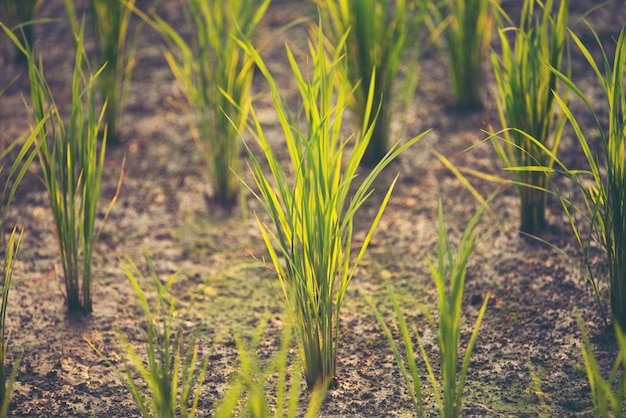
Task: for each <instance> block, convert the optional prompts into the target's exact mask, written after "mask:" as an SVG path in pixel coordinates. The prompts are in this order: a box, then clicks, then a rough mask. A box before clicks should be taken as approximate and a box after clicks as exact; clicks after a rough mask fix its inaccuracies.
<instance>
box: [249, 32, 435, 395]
mask: <svg viewBox="0 0 626 418" xmlns="http://www.w3.org/2000/svg"><path fill="white" fill-rule="evenodd" d="M312 32H314V33H315V36H317V39H313V40H310V42H309V54H310V57H311V58H310V60H309V63H310V65H309V66H307V70H309V73H303V72H302V70H301V69H300V67H299V66H298V64H297V62H296V60H295V58H294V56H293V54H292V52H291V50H290V49H289V47H287V48H286V49H287V56H288V60H289V62H290V65H291V70H292V72H293V74H294V76H295V79H296V81H297V84H298V88H299V93H300V97H301V98H302V109H301V110H300V112H301V113H300V112H299V113H298V116H295V117H294V115H293V114H292V112H291V111H290V108H289V106H288V104H287V103H286V101H285V99H284V98H283V97H282V96H281V93H280V90H279V89H278V87H277V84H276V82H275V80H274V78H273V77H272V75H271V74H270V72H269V70H268V69H267V67H266V65H265V63H264V62H263V60H262V58H261V57H260V55H259V54H258V52H257V51H256V50H255V49H254V47H253V46H252V45H251V44H250V42H249V41H247V42H246V43H245V44H244V45H245V47H246V50H247V52H248V53H249V54H250V55H251V56H252V57H253V58H254V60H255V63H256V65H257V67H258V68H259V70H260V71H261V73H262V74H263V75H264V76H265V78H266V79H267V81H268V82H269V84H270V88H271V91H272V98H273V103H274V107H275V110H276V112H277V115H278V119H279V121H280V124H281V127H282V130H283V134H284V136H285V142H286V147H287V149H288V152H289V160H288V163H287V164H288V168H285V166H283V165H281V162H280V160H279V159H278V158H277V156H276V154H275V152H274V148H275V147H276V145H273V144H272V143H270V141H269V139H268V138H267V136H266V135H265V133H264V131H263V128H262V126H261V123H260V122H259V120H258V118H257V115H256V112H255V111H254V109H253V110H252V111H251V114H252V119H253V121H254V131H255V132H253V135H254V137H255V139H256V142H257V144H258V145H259V146H260V149H261V150H262V151H263V158H264V160H265V161H264V162H266V163H267V164H268V165H269V170H270V172H271V174H269V175H266V174H265V173H264V171H263V168H262V165H261V162H260V161H259V160H258V159H257V157H256V155H255V152H254V151H252V149H251V148H250V147H246V149H247V151H248V155H249V158H250V169H251V171H252V175H253V178H254V182H255V184H256V186H257V188H258V194H257V192H255V191H253V190H252V188H250V190H251V191H252V193H254V194H255V196H256V197H257V198H258V200H259V201H260V203H261V205H262V206H263V208H264V209H265V211H266V212H267V214H268V215H269V217H270V219H271V223H272V224H273V226H274V227H275V229H274V228H272V227H271V226H269V225H267V224H265V223H264V221H262V220H261V218H257V220H258V224H259V228H260V230H261V233H262V235H263V238H264V240H265V244H266V246H267V249H268V251H269V254H270V258H271V260H272V264H273V266H274V269H275V270H276V274H277V276H278V281H279V283H280V289H281V290H282V297H283V301H284V302H285V303H286V304H287V306H288V309H289V313H290V315H292V316H293V318H294V323H295V325H296V330H297V335H298V341H299V345H300V349H301V353H302V358H303V362H304V364H303V366H304V371H305V376H306V381H307V385H308V387H309V388H310V389H314V388H315V387H317V386H319V385H329V387H332V386H334V385H335V384H336V381H335V376H336V359H337V347H338V343H339V335H338V329H339V317H340V311H341V307H342V304H343V299H344V297H345V294H346V290H347V288H348V285H349V284H350V281H351V280H352V277H353V276H354V273H355V270H356V266H357V265H358V264H359V262H360V261H361V259H362V257H363V255H364V253H365V250H366V248H367V246H368V244H369V242H370V240H371V238H372V235H373V234H374V230H375V229H376V226H377V224H378V222H379V220H380V218H381V216H382V214H383V211H384V209H385V207H386V205H387V202H388V201H389V198H390V195H391V192H392V190H393V187H394V185H395V180H394V181H393V182H392V183H391V185H390V186H389V189H388V191H387V193H386V195H385V197H384V199H383V201H382V203H381V204H380V206H379V209H378V212H377V214H376V216H375V217H374V220H373V221H372V223H371V225H370V227H369V230H368V231H367V233H366V235H365V238H364V239H363V242H362V244H361V245H360V248H359V251H358V255H357V256H356V257H352V256H351V253H352V249H353V248H352V244H353V233H354V230H353V228H354V217H355V216H356V215H355V214H356V213H357V211H358V210H359V208H360V207H361V206H362V205H363V203H364V202H365V201H366V200H367V199H368V197H369V196H370V195H371V193H372V184H373V182H374V180H375V179H376V177H377V176H378V175H379V174H380V172H381V171H382V170H383V168H384V167H385V166H387V165H388V164H389V163H390V162H391V161H392V160H393V159H394V158H396V157H397V156H398V155H399V154H400V153H401V152H403V151H404V150H406V149H407V148H408V147H410V146H411V145H413V144H414V143H415V142H417V141H418V140H419V139H420V138H421V137H422V136H423V135H424V134H422V135H420V136H418V137H415V138H413V139H411V140H409V141H407V142H406V143H404V144H403V145H399V144H398V143H396V144H395V145H394V146H393V147H391V149H390V150H389V151H388V153H387V154H386V155H385V156H384V157H383V159H382V160H381V161H380V162H379V163H378V164H377V165H376V166H375V167H374V168H373V169H372V170H371V171H370V172H369V174H368V175H367V176H366V177H365V178H363V180H361V182H360V183H357V182H356V181H355V180H356V176H357V169H358V167H359V164H360V162H361V160H362V158H363V155H364V154H365V150H366V148H367V146H368V143H369V141H370V138H371V135H372V132H373V130H374V127H373V126H372V125H371V124H370V121H371V119H370V117H369V114H370V112H371V111H372V108H373V107H374V101H375V100H374V86H373V83H374V82H375V79H374V78H372V80H370V81H369V82H370V89H369V92H370V94H369V96H368V98H367V104H366V107H365V109H366V112H365V117H364V119H363V120H364V124H363V126H362V127H361V129H360V131H358V133H356V134H353V135H351V136H350V137H349V138H347V139H343V138H341V132H340V131H341V124H342V121H343V116H344V111H345V110H346V108H347V106H348V100H349V97H348V95H349V89H348V88H346V85H345V80H344V79H341V78H340V79H339V80H340V81H337V80H338V77H337V75H338V74H337V72H338V71H340V70H341V65H342V62H341V60H342V57H343V44H344V42H345V41H346V36H347V35H346V36H344V38H343V39H342V40H341V41H340V42H339V43H338V44H337V47H336V48H335V49H334V53H333V55H332V56H328V55H327V51H326V49H325V39H324V36H323V34H322V30H321V29H317V31H312ZM300 115H302V118H303V119H304V120H305V121H306V131H301V130H300V129H299V126H300V125H299V122H300V118H299V116H300ZM348 146H350V147H352V149H351V150H350V151H348V149H347V147H348ZM352 187H353V188H354V190H353V191H351V188H352Z"/></svg>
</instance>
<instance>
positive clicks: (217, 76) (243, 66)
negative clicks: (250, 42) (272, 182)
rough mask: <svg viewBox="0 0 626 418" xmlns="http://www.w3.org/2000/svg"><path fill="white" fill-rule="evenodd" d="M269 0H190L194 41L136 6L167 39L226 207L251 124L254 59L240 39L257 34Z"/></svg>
mask: <svg viewBox="0 0 626 418" xmlns="http://www.w3.org/2000/svg"><path fill="white" fill-rule="evenodd" d="M269 3H270V0H215V1H212V2H208V1H204V0H190V1H188V2H185V5H184V7H185V9H186V11H187V13H188V15H190V19H189V25H188V26H189V27H191V28H192V29H193V38H192V41H191V42H190V41H187V40H185V38H183V37H182V36H181V35H180V34H179V33H178V32H177V31H176V30H175V29H174V28H173V27H172V26H170V25H169V24H168V23H167V22H165V21H164V20H163V19H162V18H160V17H159V16H158V15H150V16H149V15H147V14H145V13H143V12H141V11H139V10H137V9H135V12H136V13H138V14H139V15H140V16H141V17H142V18H143V19H144V20H145V21H147V22H148V23H149V24H150V25H151V26H152V27H154V28H155V29H156V30H157V31H158V32H159V33H160V34H161V36H162V37H163V38H164V39H165V41H166V43H167V49H166V51H165V58H166V60H167V62H168V64H169V67H170V69H171V70H172V73H173V74H174V76H175V77H176V80H177V81H178V83H179V84H180V86H181V88H182V90H183V93H184V94H185V96H186V98H187V101H188V103H189V105H190V106H191V108H192V112H193V115H192V117H191V118H190V124H189V126H190V128H191V132H192V136H193V137H194V139H195V140H196V143H197V145H198V150H199V152H200V155H201V157H202V158H203V159H204V161H205V163H206V166H207V171H208V173H209V178H210V181H211V182H212V186H213V195H214V199H215V201H216V202H218V203H219V204H220V205H221V206H222V207H225V208H230V207H232V206H233V205H235V204H236V203H237V200H238V196H239V190H240V186H241V184H240V182H239V178H238V176H237V175H238V173H239V171H240V168H239V166H240V163H239V153H240V150H241V141H240V139H239V136H238V134H237V130H240V131H242V130H244V129H245V126H246V124H247V123H248V109H249V107H250V102H251V100H252V96H251V93H250V88H251V84H252V77H253V75H254V63H253V61H252V60H251V59H250V57H249V56H247V55H246V53H245V52H244V51H243V50H242V49H241V47H240V46H239V45H238V43H237V40H236V39H237V37H238V36H239V35H240V34H241V35H243V36H247V37H249V36H252V34H253V33H254V31H255V29H256V27H257V26H258V24H259V22H260V21H261V19H262V18H263V16H264V14H265V11H266V10H267V7H268V6H269Z"/></svg>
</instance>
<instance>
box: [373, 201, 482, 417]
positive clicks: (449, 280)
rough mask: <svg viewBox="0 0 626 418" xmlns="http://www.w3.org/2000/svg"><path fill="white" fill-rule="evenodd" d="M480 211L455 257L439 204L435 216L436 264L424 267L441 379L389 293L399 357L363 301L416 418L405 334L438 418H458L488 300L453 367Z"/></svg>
mask: <svg viewBox="0 0 626 418" xmlns="http://www.w3.org/2000/svg"><path fill="white" fill-rule="evenodd" d="M483 209H484V207H483V206H481V207H480V208H479V210H478V211H477V212H476V213H475V214H474V216H473V217H472V219H471V220H470V222H469V223H468V225H467V227H466V229H465V232H464V233H463V236H462V237H461V240H460V242H459V245H458V248H457V251H456V255H455V254H454V252H453V249H452V246H451V245H450V241H449V238H448V234H447V232H446V229H445V225H444V219H443V209H442V205H441V201H440V202H439V208H438V216H437V229H438V232H439V233H438V240H437V263H436V264H434V263H432V262H430V261H428V267H429V268H430V271H431V274H432V276H433V279H434V282H435V286H436V287H437V294H438V302H439V356H440V362H441V374H442V376H441V378H438V377H437V376H435V373H434V368H433V366H432V362H431V360H430V357H429V356H428V354H427V353H426V350H425V349H424V345H423V344H422V341H421V339H420V336H419V332H418V331H417V327H416V326H415V325H413V326H412V327H411V329H409V326H408V325H407V323H406V320H405V317H404V313H403V312H402V310H401V309H400V307H399V305H398V302H397V300H396V298H395V296H394V294H393V291H392V290H391V287H389V291H390V296H391V301H392V304H393V308H394V312H395V315H396V319H397V321H398V325H399V328H400V334H401V337H402V344H403V346H404V356H403V355H402V353H401V351H400V348H399V347H398V344H397V343H396V341H395V340H394V337H393V335H392V333H391V331H390V330H389V328H388V327H387V325H386V324H385V321H384V319H383V317H382V315H381V314H380V312H379V310H378V309H377V308H376V305H375V304H374V303H373V302H372V301H370V300H367V302H368V304H369V305H370V307H371V308H372V310H373V312H374V314H375V315H376V318H377V319H378V322H379V323H380V325H381V326H382V328H383V331H384V333H385V335H386V337H387V339H388V341H389V344H390V345H391V349H392V351H393V354H394V357H395V359H396V362H397V363H398V366H399V368H400V373H401V375H402V377H403V379H404V383H405V385H406V388H407V390H408V392H409V395H410V397H411V401H412V403H413V406H414V407H415V412H416V414H417V416H419V417H421V416H424V403H423V396H422V386H421V385H422V384H421V380H420V371H419V368H418V366H417V362H416V360H415V354H414V352H415V350H414V348H413V341H412V340H411V331H412V332H413V335H414V336H415V338H417V344H418V347H419V351H420V353H421V357H422V359H423V361H424V363H425V365H426V370H427V373H428V378H429V381H430V384H431V385H432V388H433V393H434V395H435V400H436V401H437V407H438V409H439V412H440V414H441V416H442V417H446V418H452V417H459V416H460V414H461V406H462V400H463V388H464V387H465V378H466V376H467V370H468V368H469V365H470V358H471V355H472V350H473V348H474V344H475V343H476V338H477V337H478V331H479V329H480V324H481V323H482V320H483V316H484V314H485V310H486V309H487V302H488V301H489V295H487V296H486V297H485V298H484V300H483V304H482V306H481V308H480V311H479V312H478V317H477V318H476V322H475V323H474V328H473V330H472V334H471V337H470V340H469V342H468V344H467V347H466V348H465V353H464V355H463V361H462V363H459V358H458V353H459V341H460V334H461V313H462V312H461V310H462V309H461V308H462V303H463V294H464V287H465V275H466V270H467V262H468V260H469V257H470V255H471V254H472V252H473V250H474V248H475V245H476V234H475V232H474V228H475V226H476V223H477V222H478V220H479V218H480V215H481V214H482V211H483ZM429 319H430V321H431V324H432V323H433V320H432V318H430V317H429ZM433 325H434V324H433ZM433 327H434V326H433Z"/></svg>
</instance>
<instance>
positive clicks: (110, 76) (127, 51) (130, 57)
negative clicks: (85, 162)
mask: <svg viewBox="0 0 626 418" xmlns="http://www.w3.org/2000/svg"><path fill="white" fill-rule="evenodd" d="M134 4H135V0H90V3H89V5H90V10H91V19H92V26H93V35H94V39H95V42H96V53H97V55H98V56H97V59H95V60H94V63H95V65H96V66H97V67H98V68H100V67H102V68H103V70H102V74H101V75H100V76H99V77H98V81H97V83H98V88H99V90H100V94H101V95H102V98H103V100H104V101H105V102H106V103H107V106H106V111H105V124H106V126H107V129H108V132H109V134H108V137H109V142H115V141H117V138H118V137H117V135H118V130H117V119H118V117H119V113H120V109H121V105H122V103H123V100H124V96H125V94H126V92H127V91H128V86H129V83H130V79H131V75H132V70H133V67H134V65H135V63H134V60H135V51H136V44H137V39H138V36H139V32H140V30H141V26H138V27H137V30H136V32H135V33H134V35H132V36H129V34H128V28H129V24H130V18H131V16H132V12H131V8H132V7H133V6H134ZM65 6H66V9H67V13H68V16H69V19H70V24H71V27H72V30H73V31H74V33H78V19H77V17H76V11H75V9H74V3H73V0H65Z"/></svg>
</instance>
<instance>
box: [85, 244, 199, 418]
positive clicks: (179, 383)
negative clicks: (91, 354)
mask: <svg viewBox="0 0 626 418" xmlns="http://www.w3.org/2000/svg"><path fill="white" fill-rule="evenodd" d="M144 255H145V258H146V262H147V264H148V268H149V271H150V279H147V278H145V277H144V276H143V275H142V273H141V271H140V269H139V268H138V267H137V265H136V264H135V263H134V262H133V261H132V260H131V259H130V258H127V259H126V261H122V267H123V269H124V271H125V272H126V275H127V277H128V279H129V280H130V283H131V285H132V287H133V290H134V291H135V294H136V296H137V299H138V301H139V303H140V305H141V308H142V309H143V313H144V316H145V320H146V321H145V331H146V338H147V347H146V351H145V355H146V356H147V362H146V360H144V358H143V354H144V353H141V354H140V352H139V351H138V350H137V348H135V346H134V345H133V344H132V343H131V342H130V341H129V340H128V337H127V336H126V335H124V334H123V333H121V332H118V334H117V335H118V339H119V342H120V343H121V345H122V348H123V349H124V352H125V354H126V356H127V359H126V360H125V362H124V373H122V372H121V371H119V370H118V368H117V367H116V366H115V365H114V364H113V363H111V361H110V360H108V359H107V358H106V356H104V354H103V353H102V352H101V351H100V350H98V348H97V347H95V346H94V345H93V344H92V343H91V342H90V341H87V343H88V344H89V346H90V347H91V348H92V349H93V350H94V351H96V352H97V353H98V355H100V356H101V357H102V358H103V359H104V360H105V361H106V362H107V364H108V365H109V366H110V367H111V368H112V369H113V371H114V372H115V374H116V375H117V376H118V377H119V379H120V380H121V381H122V382H123V383H124V385H125V386H126V388H127V389H128V390H129V392H130V393H131V395H132V396H133V400H134V401H135V403H136V405H137V407H138V408H139V411H140V412H141V416H142V417H145V418H151V417H162V418H175V417H188V418H193V417H194V416H195V414H196V410H197V408H198V401H199V399H200V392H201V390H202V384H203V382H204V378H205V375H206V370H207V366H208V362H209V356H208V355H205V356H204V358H203V359H202V361H200V359H199V355H200V345H199V343H198V341H197V340H196V337H195V336H192V338H191V339H188V340H187V339H186V338H185V335H184V334H183V329H182V327H180V326H179V327H178V329H177V330H175V326H174V325H175V324H174V317H175V316H176V315H175V314H176V306H175V303H174V298H173V297H172V296H171V295H170V294H169V290H170V288H171V286H172V284H173V283H174V282H175V281H176V278H177V277H178V275H179V273H175V274H173V275H171V276H170V277H169V278H168V279H167V280H166V281H165V282H161V280H160V279H159V276H158V274H157V273H156V270H155V268H154V264H153V262H152V258H151V257H150V255H149V254H148V252H147V251H146V252H144ZM149 283H152V285H153V286H154V290H155V291H156V301H155V303H153V302H151V301H149V300H148V296H147V294H146V290H145V288H144V287H145V286H146V285H147V284H149ZM152 305H154V306H152ZM186 340H187V341H186ZM185 345H187V346H188V348H187V351H186V352H185V350H184V346H185ZM133 369H134V370H135V371H137V372H138V373H139V378H137V377H135V375H134V373H133ZM139 379H141V380H142V381H143V383H144V384H145V385H146V386H147V388H148V391H149V393H150V394H149V396H146V395H145V394H143V393H142V392H141V390H140V389H139V385H138V381H139Z"/></svg>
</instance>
